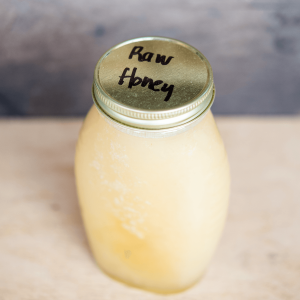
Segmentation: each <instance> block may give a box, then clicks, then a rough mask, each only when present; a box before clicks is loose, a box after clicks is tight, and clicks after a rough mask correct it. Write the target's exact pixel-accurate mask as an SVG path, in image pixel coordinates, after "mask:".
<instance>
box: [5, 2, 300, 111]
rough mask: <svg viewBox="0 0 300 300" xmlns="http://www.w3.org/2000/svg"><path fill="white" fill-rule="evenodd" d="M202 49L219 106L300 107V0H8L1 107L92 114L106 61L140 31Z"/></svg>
mask: <svg viewBox="0 0 300 300" xmlns="http://www.w3.org/2000/svg"><path fill="white" fill-rule="evenodd" d="M151 35H154V36H166V37H172V38H176V39H179V40H182V41H184V42H186V43H189V44H191V45H192V46H194V47H196V48H198V49H199V50H200V51H201V52H203V53H204V55H205V56H206V57H207V58H208V60H209V61H210V63H211V65H212V68H213V71H214V77H215V82H216V88H217V98H216V101H215V104H214V106H213V111H214V112H215V113H216V114H230V115H235V114H243V115H271V114H276V115H278V114H282V115H287V114H288V115H289V114H290V115H291V114H293V115H295V114H300V1H299V0H297V1H295V0H260V1H258V0H185V1H183V0H164V1H159V0H147V1H141V0H127V1H124V0H110V1H104V0H85V1H83V0H10V1H7V0H0V116H2V117H9V116H13V117H15V116H83V115H85V114H86V112H87V111H88V109H89V108H90V106H91V105H92V98H91V93H90V90H91V85H92V80H93V70H94V67H95V64H96V62H97V60H98V59H99V58H100V56H101V55H102V54H103V53H104V52H105V51H106V50H108V49H109V48H110V47H112V46H114V45H115V44H117V43H120V42H122V41H124V40H127V39H130V38H134V37H140V36H151Z"/></svg>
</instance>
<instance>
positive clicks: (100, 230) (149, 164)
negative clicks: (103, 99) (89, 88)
mask: <svg viewBox="0 0 300 300" xmlns="http://www.w3.org/2000/svg"><path fill="white" fill-rule="evenodd" d="M75 172H76V181H77V188H78V196H79V200H80V206H81V211H82V217H83V220H84V225H85V228H86V232H87V235H88V239H89V243H90V246H91V248H92V252H93V254H94V257H95V259H96V261H97V263H98V265H99V266H100V267H101V269H102V270H103V271H105V272H106V273H107V274H109V275H110V276H112V277H114V278H116V279H118V280H120V281H122V282H124V283H127V284H130V285H133V286H136V287H139V288H144V289H147V290H151V291H155V292H159V293H172V292H178V291H181V290H183V289H185V288H187V287H189V286H191V285H192V284H194V283H195V282H197V280H198V279H199V278H200V277H201V276H202V274H203V272H204V271H205V269H206V268H207V265H208V263H209V261H210V259H211V257H212V254H213V252H214V250H215V247H216V245H217V242H218V240H219V237H220V234H221V232H222V228H223V225H224V221H225V218H226V211H227V206H228V197H229V167H228V161H227V156H226V151H225V148H224V145H223V142H222V139H221V137H220V134H219V132H218V129H217V127H216V124H215V121H214V118H213V115H212V114H211V112H209V113H208V114H207V115H206V116H205V118H204V119H203V120H202V121H201V122H199V124H198V125H196V126H195V127H194V128H192V129H190V130H188V131H187V132H184V133H180V134H177V135H175V136H172V137H166V138H143V137H136V136H132V135H129V134H127V133H123V132H121V131H119V130H117V129H115V128H114V127H112V126H111V125H110V124H108V123H107V121H106V120H105V119H104V117H103V116H101V115H100V114H99V112H98V111H97V109H96V107H95V106H93V107H92V108H91V110H90V112H89V113H88V116H87V117H86V119H85V121H84V124H83V127H82V129H81V132H80V136H79V140H78V144H77V148H76V163H75Z"/></svg>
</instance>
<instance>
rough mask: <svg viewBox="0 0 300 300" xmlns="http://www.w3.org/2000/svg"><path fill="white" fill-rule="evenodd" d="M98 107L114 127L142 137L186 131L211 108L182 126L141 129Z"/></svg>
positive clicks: (156, 136)
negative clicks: (120, 120) (126, 123)
mask: <svg viewBox="0 0 300 300" xmlns="http://www.w3.org/2000/svg"><path fill="white" fill-rule="evenodd" d="M94 105H95V104H94ZM96 107H97V110H98V112H99V114H100V116H101V117H102V118H104V119H105V120H106V122H108V123H109V124H110V125H111V126H112V127H114V128H115V129H117V130H119V131H121V132H124V133H126V134H129V135H133V136H137V137H142V138H165V137H170V136H174V135H177V134H180V133H183V132H186V131H188V130H189V129H191V128H193V127H194V126H196V125H197V124H198V123H199V122H201V121H202V120H203V119H204V118H205V116H206V114H207V113H208V112H209V110H210V107H207V109H206V110H205V111H203V112H202V113H201V115H199V116H197V117H196V118H194V119H193V120H191V121H189V122H187V123H185V124H182V125H180V126H176V127H171V128H167V129H141V128H136V127H131V126H128V125H125V124H122V123H120V122H118V121H116V120H114V119H113V118H111V117H110V116H109V115H107V114H106V113H105V112H104V111H103V110H102V109H101V108H100V107H99V106H97V105H96Z"/></svg>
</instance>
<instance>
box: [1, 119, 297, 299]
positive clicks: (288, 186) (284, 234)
mask: <svg viewBox="0 0 300 300" xmlns="http://www.w3.org/2000/svg"><path fill="white" fill-rule="evenodd" d="M81 123H82V120H81V119H44V120H39V119H35V120H30V119H27V120H0V299H1V300H11V299H12V300H17V299H18V300H19V299H21V300H23V299H24V300H25V299H26V300H27V299H28V300H35V299H36V300H46V299H49V300H54V299H55V300H60V299H61V300H69V299H70V300H71V299H72V300H73V299H76V300H77V299H84V300H94V299H95V300H96V299H97V300H99V299H101V300H106V299H107V300H111V299H117V300H127V299H134V300H143V299H145V300H150V299H175V300H180V299H186V300H188V299H190V300H196V299H199V300H201V299H203V300H221V299H222V300H229V299H230V300H231V299H232V300H233V299H234V300H243V299H246V300H250V299H251V300H252V299H253V300H262V299H269V300H277V299H278V300H285V299H300V118H299V117H298V118H229V117H228V118H227V117H226V118H224V117H222V118H217V123H218V126H219V129H220V132H221V134H222V136H223V138H224V141H225V144H226V147H227V150H228V155H229V159H230V163H231V172H232V194H231V204H230V209H229V214H228V221H227V224H226V227H225V230H224V234H223V236H222V239H221V242H220V244H219V247H218V249H217V252H216V254H215V256H214V258H213V261H212V263H211V265H210V268H209V270H208V272H207V274H206V276H205V277H204V278H203V280H202V281H201V282H200V283H199V284H197V285H196V286H194V287H192V288H191V289H189V290H187V291H185V292H183V293H180V294H174V295H169V296H162V295H157V294H152V293H149V292H144V291H142V290H138V289H135V288H131V287H128V286H126V285H123V284H121V283H119V282H116V281H114V280H112V279H111V278H109V277H107V276H106V275H105V274H103V273H102V272H101V271H100V270H99V269H98V267H97V266H96V264H95V262H94V260H93V258H92V256H91V252H90V250H89V247H88V244H87V240H86V236H85V233H84V229H83V225H82V220H81V217H80V211H79V207H78V203H77V197H76V191H75V184H74V175H73V159H74V149H75V143H76V139H77V136H78V132H79V129H80V126H81Z"/></svg>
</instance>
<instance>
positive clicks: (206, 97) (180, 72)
mask: <svg viewBox="0 0 300 300" xmlns="http://www.w3.org/2000/svg"><path fill="white" fill-rule="evenodd" d="M214 94H215V92H214V83H213V73H212V69H211V66H210V64H209V62H208V60H207V59H206V58H205V56H204V55H203V54H202V53H201V52H199V51H198V50H197V49H195V48H194V47H192V46H190V45H188V44H185V43H183V42H181V41H178V40H175V39H170V38H164V37H142V38H136V39H132V40H128V41H126V42H123V43H121V44H118V45H116V46H114V47H112V48H111V49H110V50H108V51H107V52H106V53H105V54H104V55H103V56H102V57H101V58H100V60H99V61H98V63H97V65H96V68H95V73H94V84H93V99H94V102H95V104H96V106H97V108H98V109H99V110H100V111H101V112H102V113H103V112H104V113H105V114H107V115H108V116H109V117H111V118H112V119H114V120H115V121H117V122H120V123H122V124H125V125H127V126H131V127H135V128H141V129H151V130H153V129H154V130H158V129H166V128H171V127H176V126H180V125H183V124H186V123H188V122H191V121H192V120H194V119H195V118H197V117H199V116H200V115H201V114H203V113H204V112H206V111H208V109H209V107H210V106H211V105H212V103H213V100H214Z"/></svg>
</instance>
